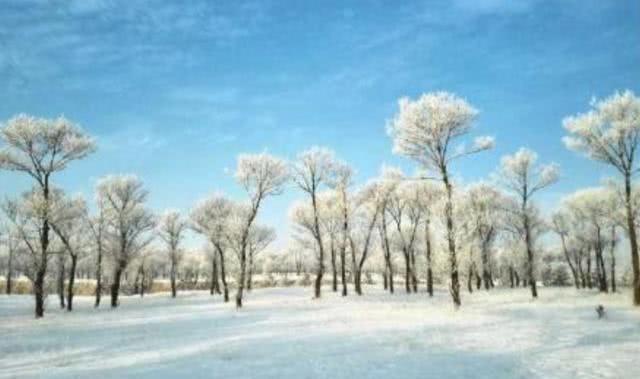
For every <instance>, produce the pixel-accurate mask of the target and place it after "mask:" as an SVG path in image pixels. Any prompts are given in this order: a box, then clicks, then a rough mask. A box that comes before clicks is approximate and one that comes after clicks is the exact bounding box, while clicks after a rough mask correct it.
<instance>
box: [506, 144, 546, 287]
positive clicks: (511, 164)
mask: <svg viewBox="0 0 640 379" xmlns="http://www.w3.org/2000/svg"><path fill="white" fill-rule="evenodd" d="M537 159H538V156H537V154H536V153H535V152H533V151H531V150H529V149H525V148H521V149H520V150H518V151H517V152H516V153H515V154H513V155H507V156H505V157H503V158H502V163H501V168H500V172H499V174H498V180H499V181H500V182H501V183H503V185H504V186H505V188H506V189H507V190H509V191H510V192H511V193H513V194H514V195H515V196H516V197H517V199H518V203H519V222H520V223H521V225H520V226H521V230H522V233H523V234H522V237H523V239H524V244H525V249H526V252H527V262H528V266H527V281H528V283H529V285H530V287H531V296H532V297H534V298H536V297H538V290H537V287H536V278H535V275H534V272H535V269H534V261H535V260H534V241H533V236H534V234H533V233H532V217H531V212H532V204H531V198H532V196H533V195H535V194H536V193H537V192H538V191H540V190H542V189H544V188H546V187H548V186H550V185H552V184H553V183H555V182H556V181H557V180H558V167H557V166H556V165H555V164H548V165H544V166H537V165H536V161H537Z"/></svg>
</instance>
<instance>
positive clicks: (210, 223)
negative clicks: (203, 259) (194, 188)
mask: <svg viewBox="0 0 640 379" xmlns="http://www.w3.org/2000/svg"><path fill="white" fill-rule="evenodd" d="M237 209H238V205H237V204H235V203H233V202H232V201H231V200H229V199H227V198H226V197H224V195H222V194H213V195H211V196H209V197H207V198H205V199H203V200H200V201H199V202H198V203H197V204H196V206H195V207H194V208H193V210H192V211H191V227H192V228H193V229H194V230H195V231H196V232H198V233H200V234H202V235H204V236H206V238H207V239H208V240H209V242H210V243H211V246H212V247H213V249H214V252H213V254H214V255H213V256H212V259H211V264H212V283H215V284H217V280H218V278H217V271H218V267H217V266H218V265H219V266H220V267H219V270H220V279H221V281H222V289H223V293H224V301H225V302H228V301H229V286H228V284H227V270H226V250H227V248H228V247H229V246H230V241H229V239H230V238H231V216H232V215H233V213H234V212H236V211H237ZM213 287H215V285H214V286H213ZM213 287H212V291H213V290H215V288H213Z"/></svg>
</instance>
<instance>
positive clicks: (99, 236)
mask: <svg viewBox="0 0 640 379" xmlns="http://www.w3.org/2000/svg"><path fill="white" fill-rule="evenodd" d="M96 202H97V208H98V209H97V212H96V214H95V215H93V216H89V215H88V214H87V220H86V222H87V225H88V228H89V232H90V234H91V237H92V238H93V249H94V251H95V274H94V275H95V278H96V288H95V293H94V296H95V301H94V304H93V306H94V307H95V308H97V307H99V306H100V301H101V299H102V291H103V284H102V279H103V259H104V252H105V248H106V243H107V241H106V237H107V236H106V234H105V233H106V230H105V228H106V219H105V211H104V208H105V207H104V206H105V204H104V199H101V198H100V197H99V196H96Z"/></svg>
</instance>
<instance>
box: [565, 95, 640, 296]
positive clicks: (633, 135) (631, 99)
mask: <svg viewBox="0 0 640 379" xmlns="http://www.w3.org/2000/svg"><path fill="white" fill-rule="evenodd" d="M591 106H592V109H591V110H590V111H588V112H586V113H583V114H578V115H575V116H570V117H566V118H565V119H564V120H563V122H562V123H563V126H564V128H565V129H566V130H567V132H568V133H569V135H568V136H566V137H564V138H563V141H564V143H565V145H566V146H567V148H569V149H571V150H574V151H577V152H579V153H582V154H584V155H586V156H587V157H589V158H591V159H593V160H595V161H598V162H602V163H605V164H607V165H609V166H612V167H613V168H615V169H616V170H617V171H618V172H619V173H620V174H621V175H622V177H623V178H624V199H625V211H626V228H625V230H626V232H627V235H628V237H629V245H630V253H631V268H632V272H633V283H632V284H633V303H634V305H636V306H640V258H639V256H638V237H637V232H636V227H635V212H636V209H635V207H634V204H633V201H632V194H633V182H632V179H633V176H634V175H635V174H636V173H637V171H638V168H637V165H636V162H635V159H636V154H637V150H638V145H639V144H640V99H639V98H638V97H636V96H635V95H634V93H633V92H631V91H624V92H617V93H615V94H613V95H612V96H610V97H608V98H606V99H604V100H601V101H592V103H591Z"/></svg>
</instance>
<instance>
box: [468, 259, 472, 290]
mask: <svg viewBox="0 0 640 379" xmlns="http://www.w3.org/2000/svg"><path fill="white" fill-rule="evenodd" d="M467 290H469V293H473V265H469V272H468V273H467Z"/></svg>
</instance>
